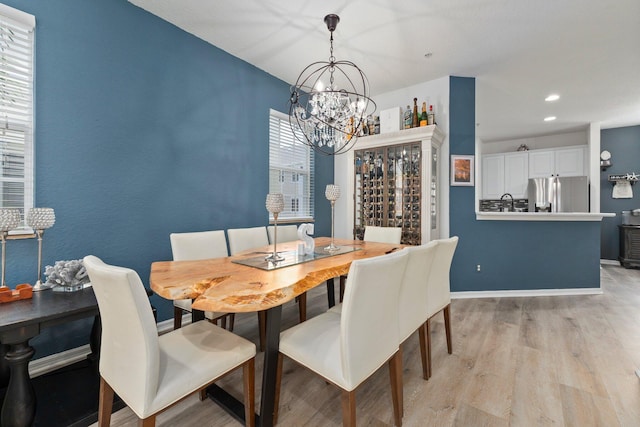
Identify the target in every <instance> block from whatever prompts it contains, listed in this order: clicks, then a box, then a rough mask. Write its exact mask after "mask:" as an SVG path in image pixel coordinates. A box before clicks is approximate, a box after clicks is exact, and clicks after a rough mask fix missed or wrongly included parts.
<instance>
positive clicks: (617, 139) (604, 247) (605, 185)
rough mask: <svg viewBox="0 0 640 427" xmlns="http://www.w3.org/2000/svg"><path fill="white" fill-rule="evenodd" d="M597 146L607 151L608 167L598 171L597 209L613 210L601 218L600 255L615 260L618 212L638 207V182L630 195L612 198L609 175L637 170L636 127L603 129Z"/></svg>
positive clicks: (639, 143)
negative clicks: (612, 214) (598, 202)
mask: <svg viewBox="0 0 640 427" xmlns="http://www.w3.org/2000/svg"><path fill="white" fill-rule="evenodd" d="M600 148H601V149H602V150H609V152H610V153H611V167H610V168H609V169H607V170H606V171H604V172H600V211H601V212H613V213H615V214H616V216H615V217H614V218H604V219H603V220H602V243H601V252H602V253H601V256H602V258H603V259H614V260H617V259H618V257H619V256H620V234H619V230H618V225H620V224H622V211H628V210H632V209H640V194H639V193H640V185H639V184H634V185H633V187H632V188H633V198H631V199H613V198H612V197H611V194H612V192H613V184H612V183H610V182H609V181H608V178H609V175H617V174H623V173H631V172H635V173H640V126H629V127H623V128H616V129H604V130H602V131H601V132H600Z"/></svg>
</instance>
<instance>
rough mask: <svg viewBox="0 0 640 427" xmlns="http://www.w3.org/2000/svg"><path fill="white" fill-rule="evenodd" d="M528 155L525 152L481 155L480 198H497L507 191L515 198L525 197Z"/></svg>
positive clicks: (527, 177)
mask: <svg viewBox="0 0 640 427" xmlns="http://www.w3.org/2000/svg"><path fill="white" fill-rule="evenodd" d="M528 180H529V157H528V153H526V152H518V153H507V154H487V155H485V156H482V198H483V199H499V198H500V196H502V195H503V194H504V193H509V194H511V195H512V196H513V198H515V199H521V198H526V193H527V184H528Z"/></svg>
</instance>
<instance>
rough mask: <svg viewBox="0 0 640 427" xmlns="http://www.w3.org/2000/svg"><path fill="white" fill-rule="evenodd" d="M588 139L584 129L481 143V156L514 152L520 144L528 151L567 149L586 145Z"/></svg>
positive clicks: (586, 131) (586, 130)
mask: <svg viewBox="0 0 640 427" xmlns="http://www.w3.org/2000/svg"><path fill="white" fill-rule="evenodd" d="M588 138H589V135H588V129H585V130H581V131H577V132H568V133H558V134H555V135H545V136H534V137H529V138H519V139H511V140H507V141H499V142H483V143H482V154H495V153H510V152H515V151H516V150H517V149H518V147H519V146H520V145H521V144H526V145H527V146H528V147H529V150H538V149H543V148H554V147H568V146H571V145H587V143H588Z"/></svg>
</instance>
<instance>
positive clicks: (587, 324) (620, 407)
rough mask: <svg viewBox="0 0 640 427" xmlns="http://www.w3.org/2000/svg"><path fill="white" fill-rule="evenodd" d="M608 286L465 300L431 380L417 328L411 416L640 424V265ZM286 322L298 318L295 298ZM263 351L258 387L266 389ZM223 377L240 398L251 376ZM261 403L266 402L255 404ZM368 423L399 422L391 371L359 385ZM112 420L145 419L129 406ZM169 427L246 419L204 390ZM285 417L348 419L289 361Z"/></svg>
mask: <svg viewBox="0 0 640 427" xmlns="http://www.w3.org/2000/svg"><path fill="white" fill-rule="evenodd" d="M601 276H602V288H603V290H604V294H603V295H591V296H571V297H569V296H566V297H565V296H558V297H537V298H490V299H466V300H454V301H452V304H451V313H452V329H453V330H452V335H453V354H452V355H449V354H447V351H446V343H445V336H444V323H443V320H442V315H438V316H437V317H436V320H435V321H434V322H433V326H432V342H433V348H432V357H433V361H432V366H433V376H432V377H431V379H429V381H424V380H423V379H422V376H421V367H420V360H419V353H418V348H417V344H418V337H417V334H414V336H412V337H411V338H410V339H409V340H408V342H407V343H405V345H404V347H403V348H404V355H403V363H404V376H403V378H404V408H405V411H404V418H403V423H404V425H405V426H464V427H467V426H474V427H475V426H527V427H528V426H534V425H539V426H547V425H554V426H580V427H584V426H607V427H609V426H639V425H640V379H638V377H636V375H635V370H636V369H640V270H637V269H636V270H627V269H624V268H621V267H618V266H612V265H605V266H603V268H602V269H601ZM325 292H326V288H324V287H323V286H321V287H319V288H317V289H316V290H314V291H313V292H312V293H311V294H310V295H309V315H310V316H313V315H315V314H318V313H320V312H322V311H323V310H325V309H326V295H325ZM283 320H284V325H283V327H284V328H286V327H289V326H290V325H293V324H295V322H296V320H297V308H296V306H295V305H294V304H287V305H285V307H284V310H283ZM235 332H237V333H238V334H240V335H243V336H246V337H247V338H249V339H252V340H254V341H257V319H256V316H255V315H241V316H239V318H238V319H237V320H236V330H235ZM261 366H262V354H259V355H258V359H257V363H256V368H257V373H256V377H257V378H256V380H257V382H256V390H257V391H258V394H259V390H260V380H261V372H262V368H261ZM220 384H221V385H222V386H223V387H225V388H228V389H231V390H233V392H234V394H235V395H236V396H238V397H239V398H241V396H242V393H241V391H242V390H241V379H240V375H239V374H233V375H232V376H229V377H227V378H225V379H224V381H221V382H220ZM257 405H259V402H256V406H257ZM357 405H358V406H357V408H358V409H357V417H358V424H359V425H362V426H389V425H392V422H393V421H392V419H393V414H392V408H391V393H390V388H389V375H388V370H387V368H386V366H385V367H383V368H382V369H381V370H380V371H379V372H377V373H376V374H375V375H374V376H373V377H372V378H371V379H369V380H368V381H367V382H365V383H364V384H363V385H362V386H361V387H360V388H359V389H358V392H357ZM112 425H113V426H134V425H135V418H134V416H133V413H132V412H131V411H130V410H129V409H128V408H125V409H123V410H121V411H119V412H118V413H116V414H114V416H113V418H112ZM158 425H159V426H184V427H189V426H194V427H195V426H198V427H200V426H212V427H213V426H227V425H230V426H235V425H240V424H239V423H237V422H236V421H234V420H233V419H231V418H230V417H229V416H228V415H227V414H226V413H225V412H224V411H223V410H221V409H220V408H218V407H217V406H216V405H215V404H214V403H213V402H211V401H205V402H199V401H198V399H197V397H195V396H193V397H190V398H188V399H186V400H185V401H183V402H181V403H180V404H178V405H176V406H175V407H173V408H171V409H170V410H168V411H166V412H165V413H163V414H161V415H160V416H159V417H158ZM278 425H282V426H340V425H341V406H340V393H339V391H338V390H337V389H335V388H334V387H333V386H331V385H328V384H326V383H325V382H324V381H323V380H322V379H320V378H319V377H318V376H316V375H315V374H312V373H310V372H309V371H307V370H305V369H304V368H301V367H299V366H297V365H295V364H294V363H293V362H291V361H290V360H287V359H285V362H284V375H283V380H282V395H281V399H280V418H279V423H278Z"/></svg>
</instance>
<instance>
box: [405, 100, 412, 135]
mask: <svg viewBox="0 0 640 427" xmlns="http://www.w3.org/2000/svg"><path fill="white" fill-rule="evenodd" d="M404 128H405V129H411V107H409V106H408V105H407V109H406V110H405V112H404Z"/></svg>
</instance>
